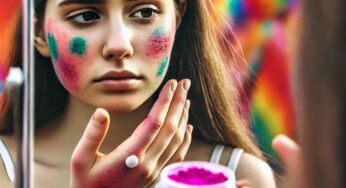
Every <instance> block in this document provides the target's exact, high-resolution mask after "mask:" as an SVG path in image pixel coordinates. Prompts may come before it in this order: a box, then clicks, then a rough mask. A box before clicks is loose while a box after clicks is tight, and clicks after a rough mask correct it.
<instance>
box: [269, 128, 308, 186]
mask: <svg viewBox="0 0 346 188" xmlns="http://www.w3.org/2000/svg"><path fill="white" fill-rule="evenodd" d="M272 145H273V148H274V149H275V151H276V152H277V153H278V154H279V156H280V158H281V160H282V161H283V163H284V164H285V169H286V172H287V174H288V176H289V180H290V182H291V184H292V187H294V188H303V187H304V179H303V176H302V175H303V170H304V169H303V168H302V167H303V166H302V164H301V163H302V157H301V150H300V148H299V146H298V145H297V144H296V143H295V142H294V141H293V140H291V139H290V138H288V137H287V136H284V135H278V136H276V137H275V138H274V139H273V142H272Z"/></svg>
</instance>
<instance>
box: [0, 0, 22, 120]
mask: <svg viewBox="0 0 346 188" xmlns="http://www.w3.org/2000/svg"><path fill="white" fill-rule="evenodd" d="M21 4H22V2H21V1H20V0H11V1H8V0H7V1H2V2H1V5H0V28H1V30H0V117H1V114H2V113H3V111H4V109H5V103H6V100H7V98H6V96H5V94H4V92H3V90H4V88H5V87H4V82H5V79H6V77H7V74H8V71H9V66H10V62H11V61H10V54H11V51H12V50H13V47H14V46H13V45H14V44H13V41H14V37H15V33H16V32H15V29H16V25H17V22H18V18H19V14H20V10H21Z"/></svg>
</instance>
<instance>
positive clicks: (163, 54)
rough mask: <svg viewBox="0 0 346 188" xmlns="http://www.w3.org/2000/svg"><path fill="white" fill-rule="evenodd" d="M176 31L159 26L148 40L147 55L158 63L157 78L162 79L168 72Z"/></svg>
mask: <svg viewBox="0 0 346 188" xmlns="http://www.w3.org/2000/svg"><path fill="white" fill-rule="evenodd" d="M173 36H174V32H171V31H164V29H163V28H157V29H156V30H155V31H154V32H153V33H152V34H151V35H150V37H149V39H148V40H147V45H146V55H147V57H149V59H152V60H153V61H154V62H156V63H157V64H158V66H157V70H156V78H157V79H162V78H163V77H164V75H165V73H166V70H167V67H168V62H169V54H170V51H171V49H172V44H173V38H174V37H173Z"/></svg>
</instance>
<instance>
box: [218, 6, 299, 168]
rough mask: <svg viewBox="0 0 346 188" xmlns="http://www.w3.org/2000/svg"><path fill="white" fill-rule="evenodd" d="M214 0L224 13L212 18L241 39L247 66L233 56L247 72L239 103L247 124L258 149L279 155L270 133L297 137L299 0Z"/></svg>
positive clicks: (232, 37) (235, 42) (240, 42)
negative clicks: (294, 83)
mask: <svg viewBox="0 0 346 188" xmlns="http://www.w3.org/2000/svg"><path fill="white" fill-rule="evenodd" d="M213 3H214V5H215V7H214V8H216V9H217V11H218V14H220V15H221V17H222V19H218V17H215V18H214V21H215V22H216V24H218V25H219V27H220V28H221V29H222V31H223V32H224V33H225V36H226V37H229V39H228V40H229V41H230V42H231V43H234V46H237V43H239V44H240V46H241V48H242V51H243V56H244V58H245V61H246V64H245V66H244V62H242V61H244V59H242V58H235V59H236V62H233V63H236V64H238V65H237V67H240V69H239V70H238V71H245V72H246V75H247V76H244V77H242V78H241V89H242V90H241V91H240V97H241V99H242V100H241V101H242V103H243V104H241V106H246V107H245V108H244V107H243V108H241V110H242V113H245V114H247V117H248V120H249V127H250V128H251V129H252V131H253V132H254V134H255V137H256V139H257V142H258V144H259V146H260V147H261V149H262V151H263V152H264V153H265V154H266V155H267V156H268V157H269V158H272V159H275V160H279V159H278V156H277V154H276V152H275V151H274V150H273V148H272V146H271V141H272V139H273V138H274V137H275V136H276V135H278V134H285V135H287V136H289V137H291V138H293V139H294V138H295V129H294V113H293V104H292V96H291V90H292V89H291V85H290V83H291V82H290V79H291V78H290V75H291V72H290V71H291V67H292V61H293V59H294V57H293V54H294V50H295V42H296V39H295V36H296V32H297V27H298V13H299V11H298V8H299V7H298V6H299V4H298V0H214V2H213ZM225 21H226V23H225ZM227 24H228V25H230V26H231V27H228V25H227ZM233 34H235V36H236V40H234V36H233ZM244 109H245V112H244ZM272 162H274V163H275V161H272ZM273 165H275V164H273Z"/></svg>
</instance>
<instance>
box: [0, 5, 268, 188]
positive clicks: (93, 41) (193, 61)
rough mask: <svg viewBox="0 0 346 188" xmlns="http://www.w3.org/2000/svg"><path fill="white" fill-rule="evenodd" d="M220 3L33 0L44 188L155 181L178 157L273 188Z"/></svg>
mask: <svg viewBox="0 0 346 188" xmlns="http://www.w3.org/2000/svg"><path fill="white" fill-rule="evenodd" d="M211 3H212V2H210V1H201V0H187V1H185V0H136V1H133V0H36V1H35V9H36V10H35V15H36V23H35V24H36V25H35V27H36V37H35V46H36V49H37V52H36V63H37V64H36V65H37V71H36V72H37V76H36V77H37V91H36V93H37V108H36V112H37V118H36V119H37V131H36V135H35V187H48V186H49V187H68V186H70V187H75V188H81V187H146V186H152V185H153V184H154V183H155V181H156V178H157V177H158V174H159V172H160V170H161V169H162V168H163V167H164V166H165V165H167V164H170V163H172V162H177V161H181V160H202V161H209V160H212V161H213V162H220V163H222V164H225V165H228V163H229V166H230V167H231V168H233V170H235V173H236V178H237V179H238V180H242V179H247V180H248V181H250V182H251V183H252V184H253V185H254V187H258V188H260V187H263V188H271V187H275V182H274V178H273V175H272V172H271V169H270V168H269V166H268V165H267V164H266V163H265V162H264V161H262V160H261V159H263V156H262V155H261V152H260V150H259V149H258V148H257V147H256V146H255V144H254V143H253V142H252V140H251V138H250V137H249V135H248V133H247V131H246V128H245V127H244V125H243V121H242V120H241V119H240V117H239V115H238V113H237V106H236V92H235V91H234V90H232V89H228V86H229V85H230V84H229V83H228V82H227V81H226V79H227V77H226V75H225V69H226V68H225V64H226V63H225V62H226V60H228V59H227V58H226V57H223V56H222V54H221V50H219V49H220V48H221V46H219V45H218V43H217V41H216V38H217V37H216V35H217V34H218V33H217V32H216V30H214V29H213V27H212V25H211V23H212V22H211V21H210V17H211V15H212V13H210V12H209V11H210V9H209V8H211V7H212V6H211V5H212V4H211ZM177 80H179V81H177ZM190 106H191V107H190ZM96 108H98V109H96ZM95 109H96V110H95ZM90 117H92V118H91V119H90ZM188 122H189V123H188ZM85 125H87V126H86V127H85ZM192 127H193V129H194V131H193V136H192ZM3 140H4V141H5V143H11V138H5V137H4V138H3ZM224 148H225V149H224ZM236 148H237V150H236ZM240 148H241V149H240ZM223 150H224V152H222V151H223ZM233 150H234V151H235V152H233ZM243 150H244V151H245V152H244V153H242V151H243ZM129 156H132V158H134V159H138V161H135V162H137V163H136V164H134V165H133V166H131V165H129V164H128V163H126V161H127V159H129ZM219 156H221V157H219ZM230 156H231V157H230ZM130 158H131V157H130ZM220 158H221V159H220ZM229 158H232V159H231V160H229ZM132 162H133V161H132ZM1 172H2V173H4V172H3V171H1ZM1 178H3V179H2V180H1V182H4V181H7V182H8V181H9V180H8V179H6V175H5V174H3V175H2V176H1Z"/></svg>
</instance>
